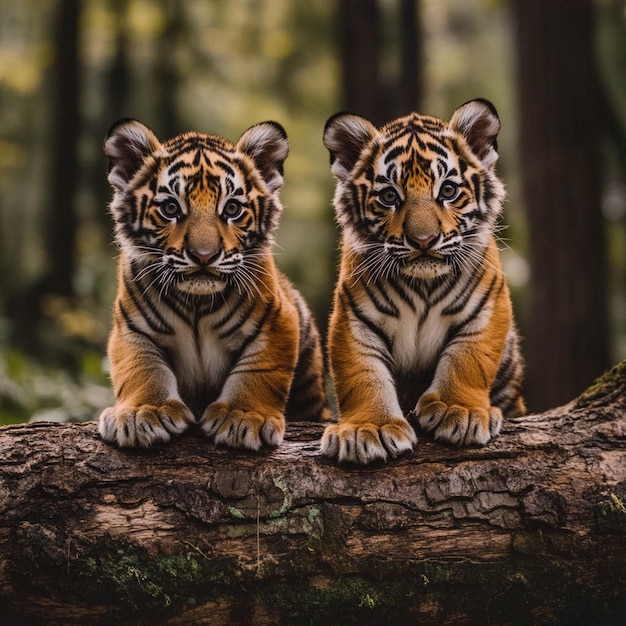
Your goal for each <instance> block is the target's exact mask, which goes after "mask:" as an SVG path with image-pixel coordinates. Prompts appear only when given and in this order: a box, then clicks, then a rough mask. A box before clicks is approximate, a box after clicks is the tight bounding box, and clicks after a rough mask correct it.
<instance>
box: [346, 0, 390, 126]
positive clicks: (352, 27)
mask: <svg viewBox="0 0 626 626" xmlns="http://www.w3.org/2000/svg"><path fill="white" fill-rule="evenodd" d="M380 31H381V29H380V11H379V9H378V1H377V0H339V58H340V60H341V70H342V74H341V85H342V86H343V95H342V100H343V107H345V109H346V110H347V111H350V112H352V113H356V114H358V115H362V116H364V117H366V118H368V119H370V120H371V121H372V122H374V123H375V124H381V123H382V122H384V121H385V120H383V119H381V117H380V113H379V105H378V103H379V99H380V97H381V93H380V91H381V82H380V68H379V63H380V50H381V32H380Z"/></svg>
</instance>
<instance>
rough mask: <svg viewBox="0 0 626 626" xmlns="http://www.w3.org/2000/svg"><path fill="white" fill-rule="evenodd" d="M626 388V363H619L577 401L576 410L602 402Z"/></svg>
mask: <svg viewBox="0 0 626 626" xmlns="http://www.w3.org/2000/svg"><path fill="white" fill-rule="evenodd" d="M624 386H626V361H622V362H621V363H618V364H617V365H615V366H614V367H612V368H611V369H610V370H608V371H607V372H605V373H604V374H603V375H602V376H600V378H598V379H597V380H595V381H594V382H593V383H592V384H591V385H590V386H589V387H588V388H587V389H586V390H585V391H583V393H582V394H581V395H580V396H579V397H578V398H577V400H576V408H584V407H587V406H589V405H591V404H594V403H598V402H601V401H602V399H603V398H606V397H607V396H608V395H610V394H611V393H613V392H614V391H616V390H617V389H622V388H623V387H624Z"/></svg>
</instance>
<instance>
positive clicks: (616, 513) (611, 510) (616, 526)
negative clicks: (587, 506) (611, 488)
mask: <svg viewBox="0 0 626 626" xmlns="http://www.w3.org/2000/svg"><path fill="white" fill-rule="evenodd" d="M596 511H597V517H598V522H599V524H600V525H601V526H602V527H603V528H605V529H609V530H612V531H613V532H618V533H626V505H625V504H624V501H623V500H622V498H620V497H619V496H618V495H617V494H614V493H611V494H609V497H608V499H606V500H602V501H601V502H599V503H598V506H597V507H596Z"/></svg>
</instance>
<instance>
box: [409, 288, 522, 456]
mask: <svg viewBox="0 0 626 626" xmlns="http://www.w3.org/2000/svg"><path fill="white" fill-rule="evenodd" d="M510 320H511V312H510V302H509V301H508V295H507V296H506V299H504V298H500V300H499V301H497V302H496V303H494V311H493V314H492V317H491V319H490V322H489V323H488V324H487V325H486V327H485V328H483V329H482V330H480V331H479V332H473V333H468V336H467V337H466V338H465V339H457V340H455V341H454V342H453V343H452V344H451V345H449V346H448V347H447V348H445V349H444V351H443V353H442V355H441V356H440V358H439V364H438V365H437V368H436V370H435V376H434V378H433V382H432V384H431V386H430V387H429V389H427V390H426V391H425V392H424V394H423V395H422V397H421V398H420V399H419V400H418V402H417V406H416V408H415V412H414V413H415V417H416V419H417V422H418V423H419V425H420V426H421V428H423V429H424V430H425V431H427V432H431V433H433V435H434V437H435V439H437V440H439V441H444V442H447V443H451V444H453V445H457V446H468V445H484V444H486V443H487V442H488V441H489V440H490V439H491V438H492V437H495V436H496V435H497V434H498V433H499V432H500V428H501V426H502V411H501V410H500V409H499V408H498V407H496V406H492V404H491V400H490V390H491V387H492V385H493V382H494V380H495V377H496V374H497V371H498V368H499V365H500V360H501V357H502V351H503V349H504V342H505V337H506V334H507V331H508V328H509V326H510Z"/></svg>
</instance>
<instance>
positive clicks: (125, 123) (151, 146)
mask: <svg viewBox="0 0 626 626" xmlns="http://www.w3.org/2000/svg"><path fill="white" fill-rule="evenodd" d="M160 147H161V144H160V143H159V140H158V139H157V138H156V135H155V134H154V133H153V132H152V131H151V130H150V129H149V128H148V127H147V126H144V125H143V124H142V123H141V122H138V121H137V120H133V119H130V118H124V119H121V120H118V121H117V122H115V124H113V126H111V128H109V132H108V133H107V136H106V137H105V139H104V154H106V156H107V159H108V160H109V182H110V183H111V185H112V186H113V187H115V188H117V189H124V188H125V187H126V185H127V184H128V183H129V181H130V180H131V179H132V177H133V176H134V175H135V174H136V173H137V171H138V170H139V168H140V167H141V166H142V165H143V162H144V161H145V159H146V158H147V157H148V156H149V155H150V154H153V153H154V152H156V151H157V150H158V149H159V148H160Z"/></svg>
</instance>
